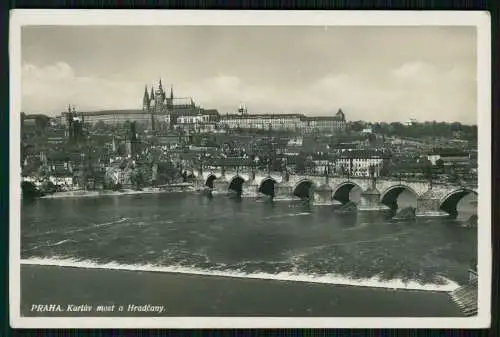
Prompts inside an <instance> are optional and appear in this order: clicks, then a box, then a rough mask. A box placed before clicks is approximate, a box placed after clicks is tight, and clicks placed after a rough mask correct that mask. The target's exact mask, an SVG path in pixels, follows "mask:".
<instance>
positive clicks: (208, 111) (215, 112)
mask: <svg viewBox="0 0 500 337" xmlns="http://www.w3.org/2000/svg"><path fill="white" fill-rule="evenodd" d="M202 113H203V114H207V115H214V116H218V115H219V111H218V110H217V109H202Z"/></svg>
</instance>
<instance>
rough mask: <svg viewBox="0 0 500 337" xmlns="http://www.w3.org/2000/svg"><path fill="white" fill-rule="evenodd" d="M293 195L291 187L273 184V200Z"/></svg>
mask: <svg viewBox="0 0 500 337" xmlns="http://www.w3.org/2000/svg"><path fill="white" fill-rule="evenodd" d="M292 195H293V187H292V186H289V185H288V184H275V185H274V197H275V198H290V197H291V196H292Z"/></svg>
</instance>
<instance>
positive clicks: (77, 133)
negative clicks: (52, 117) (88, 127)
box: [64, 105, 85, 142]
mask: <svg viewBox="0 0 500 337" xmlns="http://www.w3.org/2000/svg"><path fill="white" fill-rule="evenodd" d="M64 116H65V126H66V130H65V132H64V134H65V136H66V137H67V138H68V139H69V140H70V141H75V142H78V141H80V140H81V139H82V138H83V123H84V121H85V120H84V116H83V114H80V115H79V114H77V112H76V110H75V106H73V108H71V105H68V111H67V112H66V113H65V114H64Z"/></svg>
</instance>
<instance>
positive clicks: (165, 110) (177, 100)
mask: <svg viewBox="0 0 500 337" xmlns="http://www.w3.org/2000/svg"><path fill="white" fill-rule="evenodd" d="M65 114H66V113H62V114H61V115H65ZM81 116H82V118H85V123H87V124H92V125H94V124H97V123H99V122H103V123H105V124H114V125H117V124H123V123H125V122H126V121H129V122H136V123H141V124H143V125H146V126H147V127H148V128H150V129H151V130H159V129H161V128H163V127H166V128H169V129H174V128H175V125H177V121H178V119H179V117H190V116H204V117H203V118H207V117H205V116H208V121H209V122H210V123H212V124H213V123H215V122H217V121H218V119H219V112H218V111H217V110H215V109H203V108H201V107H199V106H198V105H196V104H195V102H194V100H193V99H192V98H191V97H175V96H174V90H173V87H171V88H170V93H169V95H167V93H166V92H165V90H164V88H163V85H162V82H161V80H160V81H159V85H158V87H157V88H156V89H155V88H154V86H151V89H150V90H148V87H147V86H146V88H145V89H144V95H143V104H142V109H126V110H103V111H87V112H82V113H81ZM62 120H64V118H62Z"/></svg>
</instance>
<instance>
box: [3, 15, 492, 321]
mask: <svg viewBox="0 0 500 337" xmlns="http://www.w3.org/2000/svg"><path fill="white" fill-rule="evenodd" d="M11 19H12V21H11V35H10V37H11V41H10V55H11V59H10V63H11V64H10V67H11V79H10V81H11V111H10V121H11V122H10V123H11V126H10V132H11V133H10V139H11V142H12V144H11V151H10V152H11V153H10V170H11V173H10V175H11V180H10V203H11V208H10V221H11V223H10V251H11V256H10V287H11V291H10V293H11V298H10V306H11V307H10V316H11V325H12V326H13V327H44V328H56V327H75V328H76V327H95V328H99V327H113V328H120V327H150V328H156V327H173V328H176V327H183V328H189V327H193V328H196V327H304V328H306V327H330V328H334V327H339V328H340V327H367V328H368V327H429V328H432V327H441V328H454V327H458V328H468V327H470V328H480V327H487V326H489V323H490V309H491V308H490V296H491V290H490V287H491V243H490V241H491V240H490V235H491V234H490V233H491V210H490V207H491V205H490V198H491V178H490V175H491V170H490V156H491V145H490V139H491V138H490V119H491V108H490V95H491V92H490V18H489V15H488V14H487V13H483V12H428V13H416V12H404V13H403V12H392V13H389V12H376V13H375V12H362V11H360V12H334V11H332V12H324V11H316V12H308V11H301V12H286V11H282V12H279V11H266V12H265V13H264V12H257V11H224V12H221V11H211V12H203V11H97V10H94V11H85V10H36V11H35V10H16V11H14V12H13V13H12V16H11ZM402 318H403V319H402Z"/></svg>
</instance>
